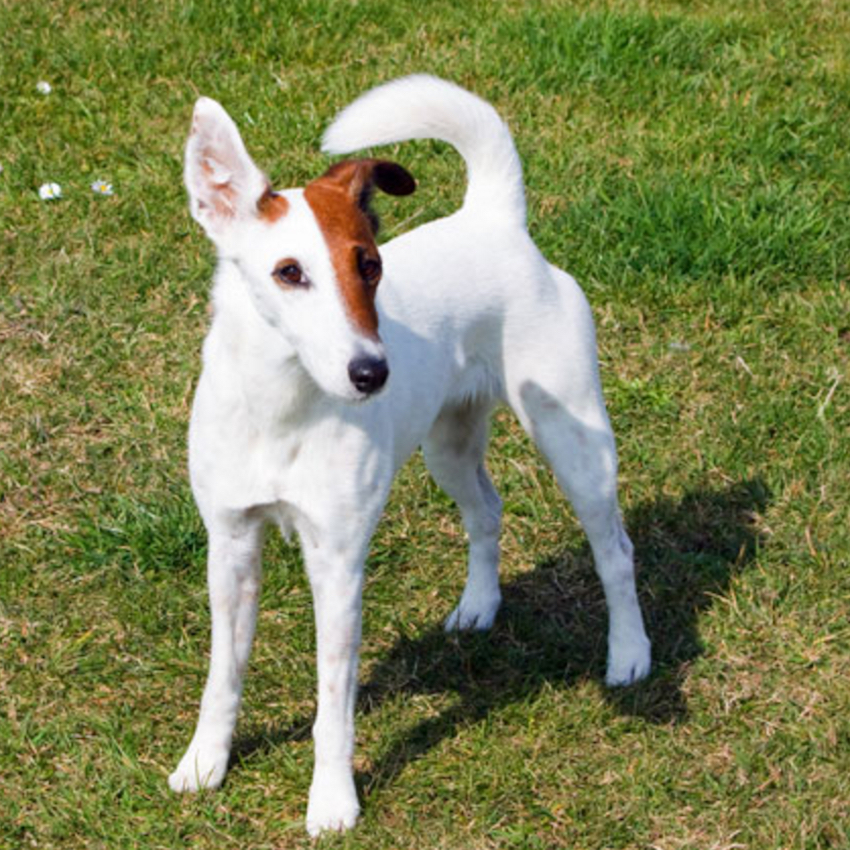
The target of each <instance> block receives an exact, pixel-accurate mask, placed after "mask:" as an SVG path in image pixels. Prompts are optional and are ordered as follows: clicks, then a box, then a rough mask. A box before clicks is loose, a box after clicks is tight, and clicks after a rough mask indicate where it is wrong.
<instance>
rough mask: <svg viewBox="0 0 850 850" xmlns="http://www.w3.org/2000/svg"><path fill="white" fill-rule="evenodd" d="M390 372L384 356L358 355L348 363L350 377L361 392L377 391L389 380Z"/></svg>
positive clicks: (368, 393) (369, 393) (367, 393)
mask: <svg viewBox="0 0 850 850" xmlns="http://www.w3.org/2000/svg"><path fill="white" fill-rule="evenodd" d="M389 374H390V369H389V366H387V361H386V360H384V358H383V357H357V358H355V359H354V360H352V361H351V362H350V363H349V364H348V377H349V378H350V379H351V383H352V384H354V386H355V388H356V389H357V390H359V391H360V392H361V393H364V394H366V395H371V394H372V393H376V392H377V391H378V390H379V389H381V387H382V386H383V385H384V384H385V383H386V382H387V375H389Z"/></svg>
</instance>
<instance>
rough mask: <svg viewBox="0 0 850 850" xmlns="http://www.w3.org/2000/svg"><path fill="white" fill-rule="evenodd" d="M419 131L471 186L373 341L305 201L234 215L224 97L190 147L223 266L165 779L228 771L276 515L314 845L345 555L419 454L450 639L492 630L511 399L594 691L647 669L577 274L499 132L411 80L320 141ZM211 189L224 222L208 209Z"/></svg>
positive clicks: (344, 645)
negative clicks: (269, 528) (183, 737)
mask: <svg viewBox="0 0 850 850" xmlns="http://www.w3.org/2000/svg"><path fill="white" fill-rule="evenodd" d="M419 137H436V138H440V139H444V140H446V141H448V142H450V143H452V144H453V145H455V146H456V147H457V148H458V150H459V151H460V152H461V153H462V155H463V156H464V158H465V160H466V163H467V166H468V171H469V188H468V191H467V194H466V198H465V201H464V204H463V206H462V208H461V209H460V210H459V211H458V212H456V213H455V214H454V215H452V216H449V217H448V218H444V219H441V220H438V221H434V222H431V223H430V224H426V225H424V226H422V227H419V228H417V229H416V230H414V231H412V232H410V233H407V234H406V235H404V236H401V237H399V238H398V239H395V240H393V241H392V242H390V243H388V244H387V245H384V246H383V247H382V249H381V255H382V258H383V264H384V278H383V282H382V283H381V285H380V289H379V297H378V312H379V317H380V326H379V332H380V337H381V340H380V341H375V340H374V339H369V338H367V337H364V335H363V333H362V332H360V331H358V329H357V328H356V327H355V326H354V325H353V324H352V323H351V322H350V321H349V320H348V318H347V315H346V313H345V309H344V307H343V305H342V303H341V300H340V296H339V290H338V287H337V286H336V285H335V280H334V271H333V267H332V265H331V263H330V260H329V256H328V248H327V246H326V244H325V243H324V241H323V237H322V234H321V232H320V229H319V227H318V225H317V222H316V220H315V218H314V217H313V215H312V213H311V210H310V207H309V206H308V204H307V203H306V202H305V200H304V198H303V195H302V193H301V190H290V191H288V192H286V193H284V194H285V196H286V197H287V198H288V200H289V202H290V209H289V212H288V214H287V215H286V216H284V217H283V218H281V219H280V220H279V221H277V222H276V223H274V224H271V225H270V224H268V223H264V222H261V221H259V220H258V219H257V217H256V215H255V214H254V213H253V212H252V207H251V204H252V200H255V199H256V194H257V191H258V187H263V186H265V178H264V177H263V176H262V174H261V172H260V171H259V170H258V169H257V168H256V166H255V165H254V164H253V162H251V160H250V158H249V157H248V154H247V153H246V152H245V149H244V146H243V145H242V142H241V140H240V139H239V137H238V132H237V131H236V128H235V126H234V125H233V123H232V122H231V121H230V119H229V118H228V117H227V116H226V114H225V113H224V110H222V109H221V107H219V106H218V105H217V104H216V105H213V102H212V101H208V100H205V99H204V100H201V101H199V104H198V107H197V109H196V115H195V122H194V129H193V135H192V137H190V141H189V144H188V146H187V154H186V182H187V186H188V189H189V194H190V197H191V199H192V200H191V209H192V212H193V214H194V215H195V217H196V218H197V219H198V220H199V221H200V222H201V224H203V225H204V227H205V229H206V230H207V233H208V234H209V235H210V237H211V238H212V240H213V241H214V242H215V243H216V245H217V246H218V249H219V258H220V260H219V266H218V270H217V272H216V280H215V288H214V292H213V302H214V318H213V322H212V327H211V329H210V331H209V335H208V337H207V339H206V342H205V344H204V368H203V373H202V375H201V380H200V384H199V386H198V390H197V394H196V397H195V403H194V408H193V413H192V422H191V427H190V434H189V443H190V472H191V478H192V486H193V490H194V494H195V498H196V500H197V503H198V506H199V509H200V511H201V514H202V516H203V519H204V522H205V524H206V526H207V530H208V533H209V567H208V569H209V590H210V600H211V608H212V657H211V663H210V671H209V678H208V681H207V684H206V687H205V690H204V695H203V699H202V702H201V711H200V717H199V720H198V725H197V729H196V731H195V735H194V737H193V739H192V742H191V744H190V745H189V748H188V750H187V752H186V754H185V755H184V757H183V759H182V760H181V762H180V764H179V765H178V767H177V769H176V770H175V771H174V773H173V774H172V775H171V776H170V778H169V783H170V785H171V787H172V788H173V789H174V790H177V791H181V790H183V791H185V790H189V791H191V790H196V789H197V788H199V787H216V786H218V785H219V784H220V783H221V781H222V779H223V777H224V773H225V770H226V767H227V759H228V756H229V752H230V745H231V738H232V735H233V730H234V726H235V723H236V715H237V712H238V708H239V703H240V697H241V690H242V677H243V673H244V670H245V665H246V663H247V659H248V654H249V651H250V645H251V639H252V636H253V631H254V624H255V620H256V613H257V594H258V587H259V581H260V550H261V545H262V531H263V527H264V526H265V525H266V524H267V523H269V522H272V523H276V524H277V525H279V526H280V527H281V528H282V530H283V531H284V532H285V533H289V532H290V531H291V530H295V531H296V532H297V533H298V535H299V537H300V539H301V544H302V548H303V552H304V560H305V563H306V568H307V572H308V575H309V579H310V582H311V586H312V589H313V595H314V604H315V617H316V627H317V639H318V650H317V656H318V659H317V660H318V681H319V684H318V691H319V693H318V714H317V717H316V722H315V726H314V738H315V754H316V760H315V770H314V778H313V783H312V787H311V789H310V800H309V806H308V810H307V829H308V830H309V832H310V833H311V834H313V835H316V834H318V833H319V832H321V831H322V830H341V829H345V828H348V827H350V826H352V824H353V823H354V821H355V820H356V818H357V815H358V811H359V804H358V801H357V795H356V792H355V788H354V782H353V778H352V768H351V759H352V753H353V748H354V701H355V691H356V681H357V659H358V647H359V643H360V630H361V614H360V602H361V589H362V584H363V565H364V560H365V557H366V554H367V551H368V547H369V540H370V537H371V535H372V532H373V529H374V527H375V524H376V523H377V521H378V519H379V517H380V515H381V511H382V509H383V507H384V502H385V500H386V497H387V494H388V492H389V489H390V483H391V481H392V478H393V476H394V474H395V472H396V470H397V469H398V468H399V467H400V466H401V464H403V463H404V462H405V460H406V459H407V458H408V457H409V456H410V454H411V453H412V452H413V451H414V450H415V449H416V448H417V447H419V446H422V447H423V449H424V454H425V460H426V462H427V464H428V467H429V469H430V470H431V472H432V474H433V475H434V478H435V479H436V481H437V482H438V483H439V484H440V485H441V486H442V487H443V488H444V489H445V490H446V492H447V493H449V494H450V495H451V496H452V498H453V499H454V500H455V501H456V502H457V504H458V506H459V507H460V510H461V513H462V517H463V522H464V526H465V528H466V530H467V533H468V536H469V565H468V570H469V573H468V580H467V584H466V588H465V590H464V592H463V594H462V596H461V598H460V602H459V604H458V607H457V608H456V609H455V611H454V612H453V613H452V614H451V615H450V616H449V618H448V620H447V621H446V628H447V629H455V628H462V629H467V628H476V629H486V628H489V627H490V625H491V624H492V623H493V619H494V617H495V615H496V611H497V609H498V607H499V602H500V593H499V583H498V575H497V569H498V558H499V543H498V538H499V523H500V513H501V502H500V500H499V497H498V495H497V494H496V491H495V490H494V488H493V485H492V484H491V482H490V479H489V477H488V476H487V472H486V471H485V468H484V462H483V459H484V452H485V448H486V442H487V423H488V416H489V413H490V410H491V408H492V406H493V405H494V404H496V403H498V402H500V401H505V402H507V403H508V404H509V405H510V406H511V407H512V408H513V409H514V411H515V412H516V414H517V416H518V417H519V420H520V422H521V423H522V424H523V426H524V427H525V428H526V430H527V431H528V432H529V433H530V434H531V436H532V437H533V439H534V440H535V442H536V443H537V445H538V446H539V447H540V449H541V450H542V452H543V453H544V454H545V456H546V457H547V458H548V460H549V462H550V464H551V465H552V468H553V471H554V473H555V475H556V477H557V480H558V482H559V484H560V486H561V488H562V489H563V491H564V492H565V494H566V495H567V496H568V497H569V499H570V500H571V502H572V504H573V506H574V508H575V511H576V513H577V515H578V517H579V519H580V521H581V523H582V525H583V527H584V529H585V531H586V533H587V535H588V538H589V540H590V544H591V548H592V550H593V555H594V559H595V562H596V567H597V570H598V573H599V576H600V578H601V580H602V583H603V586H604V589H605V596H606V599H607V602H608V607H609V617H610V624H609V641H608V647H609V655H608V672H607V677H606V680H607V682H608V683H609V684H610V685H626V684H630V683H632V682H634V681H636V680H638V679H640V678H642V677H643V676H645V675H646V674H647V672H648V671H649V666H650V646H649V641H648V639H647V637H646V634H645V631H644V627H643V621H642V617H641V612H640V608H639V606H638V601H637V595H636V592H635V583H634V571H633V565H632V546H631V543H630V542H629V539H628V537H627V535H626V532H625V531H624V530H623V527H622V524H621V521H620V515H619V510H618V506H617V495H616V473H617V458H616V451H615V447H614V439H613V435H612V432H611V428H610V425H609V422H608V417H607V414H606V411H605V406H604V402H603V399H602V393H601V390H600V384H599V375H598V368H597V362H596V350H595V348H596V345H595V336H594V328H593V320H592V317H591V313H590V310H589V308H588V305H587V302H586V300H585V298H584V296H583V294H582V292H581V290H580V289H579V287H578V286H577V284H576V283H575V281H574V280H573V279H572V278H571V277H570V276H569V275H567V274H566V273H565V272H563V271H561V270H559V269H557V268H555V267H554V266H552V265H550V264H549V263H548V262H547V261H546V260H545V259H544V258H543V256H542V255H541V254H540V252H539V251H538V249H537V248H536V247H535V245H534V243H533V242H532V241H531V239H530V238H529V236H528V234H527V232H526V230H525V221H524V220H525V205H524V197H523V190H522V178H521V169H520V164H519V160H518V158H517V155H516V151H515V149H514V146H513V142H512V141H511V137H510V134H509V132H508V130H507V128H506V126H505V124H504V123H503V122H502V121H501V119H500V118H499V117H498V115H497V114H496V113H495V111H494V110H493V109H492V107H490V106H489V105H487V104H486V103H484V102H483V101H481V100H480V99H479V98H477V97H475V96H474V95H472V94H470V93H469V92H466V91H464V90H463V89H460V88H458V87H457V86H454V85H452V84H450V83H447V82H444V81H441V80H438V79H436V78H433V77H425V76H417V77H410V78H406V79H403V80H398V81H396V82H393V83H390V84H388V85H385V86H382V87H380V88H378V89H375V90H373V91H371V92H369V93H367V94H366V95H364V96H363V97H361V98H360V99H359V100H357V101H355V103H353V104H352V105H351V106H349V107H348V108H347V109H346V110H344V111H343V112H342V114H341V115H340V116H339V117H338V118H337V120H336V122H334V124H333V125H332V126H331V127H330V129H329V130H328V132H327V134H326V136H325V147H326V149H328V150H333V151H335V152H342V151H349V150H353V149H355V148H360V147H364V146H369V145H373V144H379V143H384V142H389V141H400V140H404V139H411V138H419ZM200 157H203V158H204V160H205V161H206V163H207V165H206V168H202V167H201V164H200V159H199V158H200ZM216 186H217V187H218V189H216V188H215V187H216ZM222 186H225V187H226V191H225V194H226V195H227V197H228V198H229V199H230V201H229V204H230V207H232V209H229V208H223V207H222V205H221V204H220V203H217V200H216V195H215V192H216V191H220V190H221V187H222ZM231 188H232V191H231ZM251 193H254V194H253V195H252V194H251ZM222 209H224V214H222ZM217 210H218V212H216V211H217ZM284 256H291V257H293V258H297V259H298V260H299V262H300V263H301V264H302V267H303V268H304V269H305V271H306V273H307V274H308V276H309V278H310V280H311V286H310V288H309V289H306V290H298V291H291V292H287V291H284V290H282V289H281V287H279V286H277V285H276V284H274V283H273V282H272V280H271V276H270V274H271V270H272V268H273V267H274V263H275V262H276V261H277V260H278V259H279V258H280V257H284ZM364 353H365V354H368V355H371V356H378V357H380V356H383V355H384V354H385V355H386V358H387V361H388V364H389V368H390V377H389V380H388V382H387V384H386V386H385V387H384V389H383V390H382V391H381V392H380V393H377V394H375V395H374V397H372V398H371V399H370V400H369V401H368V402H364V401H362V399H363V394H362V393H360V392H358V391H357V390H356V389H355V388H354V387H353V386H352V385H351V381H350V380H349V376H348V373H347V366H348V363H349V362H350V361H351V360H352V358H354V357H357V356H360V355H362V354H364Z"/></svg>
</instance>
